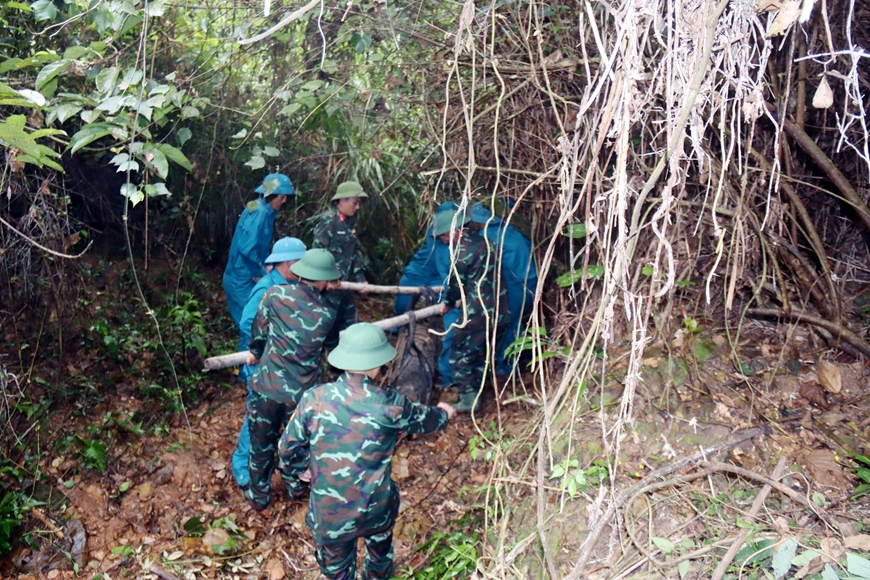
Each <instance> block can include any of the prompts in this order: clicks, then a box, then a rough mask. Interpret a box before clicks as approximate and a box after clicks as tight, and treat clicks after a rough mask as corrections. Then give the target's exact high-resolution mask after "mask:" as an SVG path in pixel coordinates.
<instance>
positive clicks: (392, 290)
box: [338, 282, 444, 294]
mask: <svg viewBox="0 0 870 580" xmlns="http://www.w3.org/2000/svg"><path fill="white" fill-rule="evenodd" d="M338 288H339V290H353V291H355V292H365V293H366V294H422V293H423V292H425V291H427V290H431V291H432V292H436V293H438V292H441V291H442V290H444V287H443V286H378V285H376V284H363V283H361V282H341V284H339V286H338Z"/></svg>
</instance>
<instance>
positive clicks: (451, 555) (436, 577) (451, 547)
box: [405, 532, 478, 580]
mask: <svg viewBox="0 0 870 580" xmlns="http://www.w3.org/2000/svg"><path fill="white" fill-rule="evenodd" d="M477 544H478V539H477V532H473V533H472V534H471V535H467V534H465V533H464V532H435V533H434V534H432V537H431V538H430V539H429V541H427V542H426V543H424V544H423V545H422V546H420V547H419V548H418V549H417V551H424V550H425V551H426V552H427V556H428V561H427V563H426V566H425V567H424V568H422V569H421V570H419V571H416V572H413V571H409V573H408V574H407V575H406V576H405V577H406V578H413V579H414V580H441V579H442V578H460V579H461V578H468V577H469V576H471V575H472V574H473V573H474V570H475V568H476V566H477V560H478V556H477Z"/></svg>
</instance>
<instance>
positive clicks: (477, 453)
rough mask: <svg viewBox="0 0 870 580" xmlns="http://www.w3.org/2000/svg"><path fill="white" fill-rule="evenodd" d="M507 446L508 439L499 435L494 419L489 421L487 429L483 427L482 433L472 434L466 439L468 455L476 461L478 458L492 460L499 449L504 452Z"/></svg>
mask: <svg viewBox="0 0 870 580" xmlns="http://www.w3.org/2000/svg"><path fill="white" fill-rule="evenodd" d="M509 446H510V440H509V439H507V438H503V437H502V436H501V432H500V431H499V429H498V426H497V425H496V424H495V421H491V422H490V424H489V429H485V430H484V431H483V433H481V434H479V435H474V436H472V437H471V439H469V440H468V448H469V455H471V459H473V460H474V461H477V459H478V458H481V459H483V460H484V461H492V460H494V459H495V458H496V455H498V453H499V451H501V452H504V451H505V450H506V449H507V448H508V447H509Z"/></svg>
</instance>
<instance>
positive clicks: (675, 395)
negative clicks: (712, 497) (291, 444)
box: [0, 312, 870, 580]
mask: <svg viewBox="0 0 870 580" xmlns="http://www.w3.org/2000/svg"><path fill="white" fill-rule="evenodd" d="M370 314H371V313H368V312H367V313H364V317H365V316H368V315H370ZM612 358H613V360H617V361H618V360H620V359H619V357H616V356H613V357H612ZM622 360H625V359H622ZM559 368H560V367H559V366H558V364H556V365H553V366H552V367H551V369H555V370H554V372H556V373H558V370H559ZM561 368H564V367H561ZM624 378H625V369H624V365H623V364H622V363H617V364H615V365H613V368H612V369H611V371H610V372H609V374H608V375H607V376H606V379H605V380H604V381H599V382H600V384H597V385H591V386H590V388H589V389H588V391H587V392H586V394H585V395H584V397H585V402H584V403H583V405H582V406H581V408H580V412H579V413H578V414H577V415H576V416H573V417H572V419H571V421H570V422H568V423H562V424H558V425H556V428H557V429H559V430H561V432H563V433H565V432H570V433H571V437H570V440H572V441H574V442H575V443H573V444H570V445H567V446H566V445H565V444H564V443H559V442H557V444H555V445H553V446H552V448H551V451H552V453H553V457H552V462H553V465H556V464H558V463H559V462H567V461H569V460H574V461H576V462H577V465H579V466H580V467H587V466H589V465H591V464H592V463H593V462H594V461H596V460H600V459H602V458H603V457H604V452H603V449H602V447H601V444H600V440H601V425H602V419H603V420H604V421H605V422H606V421H607V420H608V416H609V415H611V414H612V413H614V412H616V409H617V406H618V403H619V401H620V399H621V397H622V394H623V391H622V384H623V383H624ZM641 378H642V384H643V389H642V391H640V392H639V393H638V394H637V395H636V397H635V411H634V413H635V417H636V419H635V421H634V422H633V423H632V425H631V426H630V427H629V428H628V429H627V431H626V437H625V438H624V441H623V443H622V445H621V449H620V456H619V459H618V463H617V467H616V471H615V473H616V475H617V487H623V486H630V485H631V484H633V483H635V482H637V481H638V479H640V478H642V477H643V476H644V475H645V474H647V473H650V472H652V471H655V470H656V469H659V468H661V467H662V466H663V465H667V464H668V462H673V461H677V460H679V459H680V458H682V457H687V456H690V455H692V454H695V453H697V452H698V450H699V449H701V448H704V447H706V446H708V445H713V444H716V443H719V442H722V441H726V440H728V439H729V438H730V437H732V436H734V434H735V433H739V432H741V431H744V430H746V429H748V428H751V427H753V426H762V427H763V431H764V435H763V436H762V437H758V438H756V439H755V442H754V443H752V442H746V443H745V444H743V445H740V446H737V447H735V448H733V449H730V450H729V451H728V452H727V453H726V454H725V456H724V457H722V459H723V460H726V461H728V462H730V463H732V464H734V465H739V466H741V467H742V468H745V469H748V470H751V471H753V472H757V473H759V474H761V475H769V474H770V472H771V471H772V469H773V464H774V463H776V460H777V459H778V458H779V457H786V458H787V459H788V469H789V471H790V472H791V473H794V474H795V477H794V480H793V481H790V482H789V485H793V486H796V487H799V488H800V489H801V490H802V491H801V493H806V494H807V495H810V494H811V493H812V492H814V491H817V492H822V493H824V495H825V496H826V498H827V500H826V501H829V502H833V504H834V505H835V506H837V505H839V506H840V509H841V510H842V511H843V514H844V515H843V516H842V517H841V518H840V520H839V521H840V522H841V523H842V525H843V529H844V530H847V531H848V530H849V526H851V529H852V530H853V531H854V529H855V527H856V525H857V526H858V528H860V527H861V526H862V525H863V523H864V518H867V517H870V513H864V512H862V511H861V510H862V509H865V510H866V506H864V508H860V509H855V506H854V505H853V504H850V503H849V502H848V494H849V492H850V491H851V490H852V489H853V488H854V486H855V477H854V473H853V471H852V470H849V469H848V468H847V467H846V462H845V461H844V459H843V457H841V456H839V455H838V454H839V453H841V452H842V450H843V449H852V450H854V451H856V452H859V453H863V454H865V455H866V454H867V441H870V419H868V417H870V412H868V411H870V400H868V397H867V392H868V388H870V386H868V370H867V367H866V365H865V364H863V363H860V362H853V361H851V360H848V359H846V358H844V359H843V360H839V359H837V358H836V357H833V356H832V353H831V352H830V351H827V350H826V349H825V348H824V347H823V346H821V344H820V343H819V341H817V340H816V339H815V338H814V337H813V335H812V334H811V333H809V332H808V331H806V330H805V329H801V328H795V327H786V326H784V325H777V324H776V323H773V322H771V323H757V324H755V323H754V324H753V326H752V328H750V329H748V330H747V331H746V332H745V334H744V339H742V341H741V342H740V343H739V344H736V345H731V344H729V343H728V341H727V339H726V337H725V336H724V334H723V333H721V332H718V331H716V330H715V328H712V327H711V328H708V329H705V330H704V331H703V332H699V333H697V334H687V333H683V334H682V335H681V336H678V337H673V340H671V341H670V342H669V344H668V348H663V347H662V346H660V345H652V346H651V347H650V348H648V349H647V351H646V353H645V355H644V360H643V367H642V371H641ZM202 381H203V383H204V384H203V385H202V386H203V391H204V392H206V393H208V396H206V397H204V398H203V399H204V401H205V402H203V403H201V404H199V405H198V406H196V407H194V408H190V409H187V411H186V414H185V415H184V416H183V417H176V418H167V421H166V422H167V423H168V424H169V425H171V428H169V429H167V430H166V431H164V432H162V433H160V434H155V435H151V436H145V435H135V436H134V435H132V434H130V435H128V436H126V437H119V438H117V439H116V440H115V443H114V446H113V447H112V448H111V449H109V456H110V458H111V460H110V463H109V469H108V470H107V473H106V474H104V475H101V474H99V473H98V472H96V471H94V470H89V469H84V468H82V467H81V465H80V463H79V462H80V458H79V457H78V456H75V457H73V456H69V457H66V456H64V455H60V454H49V455H48V457H47V458H45V459H44V465H42V470H43V473H45V474H46V475H47V477H48V479H47V481H44V482H39V483H31V484H30V485H31V488H30V489H29V492H30V493H31V495H32V496H33V497H34V498H35V499H36V500H38V501H39V504H38V505H37V507H36V508H35V509H33V510H32V512H31V513H30V514H28V516H27V517H26V521H25V528H24V531H29V532H31V534H32V537H35V538H37V540H38V542H37V543H38V544H39V546H41V547H40V548H39V549H33V548H28V547H24V546H19V547H18V549H17V550H16V551H15V553H14V554H13V556H12V558H10V559H9V561H7V562H6V563H4V564H2V567H0V574H2V575H3V576H4V577H18V578H22V579H28V580H31V579H32V580H37V579H38V580H42V579H49V580H56V579H62V578H74V577H83V578H93V577H96V576H97V575H98V574H104V576H103V577H108V578H124V577H126V578H159V579H161V580H175V579H180V578H186V579H190V580H194V579H195V578H232V579H246V578H270V580H280V579H281V578H284V577H287V578H314V577H316V576H317V574H316V570H317V565H316V562H315V560H314V554H313V549H312V546H311V541H310V533H309V532H308V530H307V528H306V527H305V525H304V515H305V511H306V507H307V504H306V503H305V502H301V503H300V502H291V501H288V500H287V498H286V497H285V496H284V492H283V489H282V486H281V484H280V478H279V477H278V476H277V474H276V475H275V477H274V478H273V485H272V487H273V505H272V507H271V508H270V509H269V510H267V511H265V512H262V513H260V512H257V511H255V510H253V509H252V508H251V507H250V505H249V504H248V502H247V501H246V500H245V499H244V498H243V496H242V494H241V492H240V491H239V489H238V488H237V487H236V485H235V482H234V480H233V477H232V474H231V472H230V465H229V463H230V456H231V454H232V452H233V449H234V447H235V443H236V437H237V435H238V431H239V428H240V426H241V423H242V419H243V415H244V398H245V392H244V389H243V387H242V386H241V385H239V384H238V383H236V381H235V380H234V377H233V376H232V375H231V374H230V372H229V371H226V370H225V371H218V372H214V373H210V374H206V375H204V377H203V378H202ZM521 387H522V388H524V389H525V391H522V392H520V393H519V394H517V392H510V393H509V392H508V391H510V389H508V391H505V392H503V393H502V397H501V403H502V405H501V407H500V409H498V412H497V409H496V404H495V401H494V400H492V399H491V398H490V399H489V400H488V401H487V403H486V407H485V411H484V413H483V414H482V415H481V416H480V417H478V418H477V424H476V425H475V424H474V422H473V421H472V419H471V418H470V417H469V416H460V417H458V418H457V419H455V420H454V421H452V422H451V423H450V425H448V427H447V428H446V429H445V430H444V431H442V432H439V433H436V434H432V435H428V436H419V437H415V438H405V439H403V440H402V441H401V442H400V444H399V445H398V447H397V452H396V456H395V458H394V461H393V478H394V479H395V480H396V481H397V482H398V484H399V487H400V489H401V498H402V507H401V511H400V516H399V519H398V522H397V524H396V527H395V561H396V570H397V572H399V573H404V571H406V570H408V569H409V567H410V568H414V569H415V570H416V569H419V567H420V566H421V564H423V563H424V562H425V560H426V557H427V554H426V552H425V550H424V551H418V548H420V546H421V545H422V544H423V543H424V542H425V541H426V539H427V538H429V537H431V535H432V534H433V532H436V531H448V530H454V529H456V528H457V524H456V523H455V522H457V521H458V520H461V519H462V518H463V517H464V516H468V517H470V518H472V519H473V520H474V521H476V522H479V521H480V520H481V519H482V516H481V515H480V514H481V511H482V510H481V505H482V504H483V502H484V498H485V492H486V490H487V489H488V486H489V489H493V488H492V485H493V483H494V481H495V475H496V468H495V467H494V465H495V463H494V462H493V457H492V455H491V454H490V453H487V451H492V452H500V451H506V452H509V453H514V456H511V457H510V458H509V459H508V460H507V461H506V462H504V464H503V465H501V466H500V467H499V468H498V470H499V471H498V475H499V477H500V479H499V483H498V485H499V486H501V489H502V490H504V489H505V482H506V481H511V478H515V479H516V482H519V483H520V484H522V483H523V481H526V482H531V481H533V479H529V472H528V471H527V470H526V471H523V470H522V469H521V466H522V465H526V466H527V465H528V457H529V451H530V448H529V446H528V445H526V446H523V445H521V444H519V443H516V442H519V441H521V440H522V439H523V437H525V435H524V434H526V433H527V432H528V427H529V425H530V421H532V420H533V419H534V418H535V417H536V416H537V412H538V409H539V406H538V405H537V404H535V401H536V400H539V397H540V392H539V390H538V389H537V388H536V386H535V380H534V379H533V378H532V377H531V376H528V375H526V374H523V376H522V381H521ZM143 404H144V403H143V401H142V400H141V399H139V398H137V394H136V392H135V390H132V389H118V390H117V392H115V393H114V394H111V395H109V396H108V398H107V399H106V400H105V401H103V402H102V403H101V405H100V409H94V414H95V415H98V414H100V413H101V412H104V410H105V409H110V410H111V411H112V413H113V416H114V417H115V420H116V424H123V418H124V417H125V416H131V415H132V414H133V413H135V412H136V411H137V410H140V409H141V408H142V407H143ZM59 416H63V415H59ZM496 421H497V422H498V424H499V425H501V432H500V433H498V434H496V433H494V431H496V430H497V429H496V425H495V422H496ZM56 426H57V427H58V428H59V429H58V431H57V432H56V433H54V434H49V435H48V436H49V441H50V437H56V436H60V434H62V433H64V428H67V427H74V426H71V425H62V424H58V425H56ZM487 431H489V433H488V434H487V433H486V432H487ZM482 434H486V435H487V437H489V439H490V441H488V442H485V443H483V442H482V441H483V439H482V438H481V435H482ZM564 440H567V438H562V439H560V441H564ZM493 441H495V445H493ZM512 441H513V442H514V443H512ZM502 443H503V444H504V445H503V446H502ZM49 447H51V445H49ZM472 456H475V457H474V458H473V457H472ZM566 465H568V464H567V463H566ZM550 471H552V473H550V474H548V476H547V479H546V480H545V484H546V485H545V489H546V498H545V499H546V504H547V506H548V507H547V510H548V514H549V519H548V528H547V533H548V537H549V539H550V541H551V543H552V553H553V554H554V555H555V556H554V558H555V560H556V566H557V568H558V569H559V572H560V573H562V574H564V573H567V571H568V570H570V568H571V565H572V563H573V561H574V559H575V557H576V551H577V549H578V547H579V546H580V543H581V541H582V539H583V536H584V534H585V533H586V532H588V529H587V523H588V521H589V514H590V513H592V510H593V509H594V506H595V505H596V501H598V498H599V496H597V495H596V493H594V492H591V491H590V492H589V493H586V492H584V493H578V494H576V496H575V495H574V494H571V497H569V498H568V497H566V491H565V487H564V482H560V480H559V479H558V478H556V477H555V476H554V475H553V473H555V471H553V470H552V469H551V470H550ZM709 484H710V487H711V490H712V486H713V485H714V484H715V485H721V486H722V488H723V489H727V490H728V493H731V492H732V490H731V489H730V486H732V485H733V482H730V481H725V480H714V479H711V480H710V482H709ZM608 485H609V484H608ZM800 486H803V487H800ZM702 487H703V486H702ZM511 489H512V490H514V491H510V492H505V493H504V496H505V498H506V500H505V501H506V505H505V506H504V509H505V511H506V513H509V514H510V515H511V520H510V521H511V525H510V526H509V527H508V529H507V530H506V531H505V532H504V533H503V536H502V537H501V539H500V541H501V542H504V543H506V544H507V545H509V546H510V545H514V546H519V545H521V544H522V542H523V541H525V540H523V538H526V537H527V536H528V537H531V536H530V533H532V532H534V531H535V530H536V525H537V521H536V519H535V494H534V493H533V489H534V485H532V484H531V483H529V484H528V485H517V486H514V487H512V488H511ZM602 489H603V488H602ZM516 490H519V491H516ZM711 493H712V491H711ZM600 497H604V495H603V494H602V495H600ZM675 497H676V496H675ZM672 507H673V506H672ZM798 508H800V506H798ZM679 513H680V510H679V509H676V508H675V507H674V509H667V506H663V507H662V509H661V510H660V511H658V512H657V515H656V518H655V519H654V520H652V521H651V522H650V527H651V528H656V529H657V533H658V534H661V533H662V529H675V530H683V528H681V524H680V521H679V520H680V518H679V516H678V515H675V514H679ZM474 518H476V519H474ZM463 521H464V522H466V523H465V524H461V525H466V526H468V525H470V524H468V523H467V522H469V521H472V520H469V519H468V518H466V519H465V520H463ZM474 525H478V524H474ZM694 526H695V527H692V526H687V527H685V529H684V530H683V531H682V532H680V533H683V534H688V535H691V534H696V535H697V534H699V533H700V531H699V530H698V529H696V528H697V524H694ZM643 533H646V532H643ZM643 533H642V534H641V535H643ZM651 535H653V534H652V532H651V531H649V536H651ZM493 539H494V538H490V540H493ZM616 553H618V551H617V552H614V551H613V550H612V549H610V548H608V547H607V546H606V545H604V544H602V548H601V550H600V551H597V552H596V556H597V557H598V558H599V560H600V561H601V562H602V565H613V561H614V560H613V558H615V557H616V556H615V555H614V554H616ZM517 554H519V555H518V556H517V557H516V558H515V559H516V566H517V567H516V569H515V570H514V571H513V572H512V574H513V576H511V575H510V574H509V575H508V576H509V577H540V573H541V569H542V567H543V563H542V560H541V556H540V554H537V553H536V551H535V549H533V548H529V549H527V550H525V551H518V552H517ZM523 554H524V555H523ZM608 558H609V559H610V561H609V562H610V563H609V564H608ZM708 572H709V570H708V571H707V573H708ZM665 577H667V575H666V576H665ZM696 577H698V578H701V577H703V576H696Z"/></svg>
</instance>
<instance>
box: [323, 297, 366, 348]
mask: <svg viewBox="0 0 870 580" xmlns="http://www.w3.org/2000/svg"><path fill="white" fill-rule="evenodd" d="M326 296H327V297H328V299H329V302H330V304H332V306H333V307H334V308H335V309H336V313H335V323H333V325H332V330H330V331H329V334H328V335H327V336H326V340H325V341H324V342H323V348H324V349H326V350H330V349H333V348H335V347H336V345H338V333H340V332H341V331H342V330H345V329H346V328H347V327H348V326H350V325H351V324H356V323H357V322H359V311H357V309H356V300H355V299H354V297H353V291H352V290H333V291H330V292H327V293H326Z"/></svg>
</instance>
